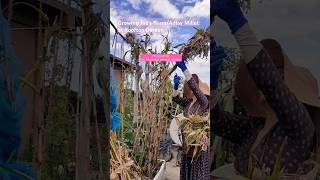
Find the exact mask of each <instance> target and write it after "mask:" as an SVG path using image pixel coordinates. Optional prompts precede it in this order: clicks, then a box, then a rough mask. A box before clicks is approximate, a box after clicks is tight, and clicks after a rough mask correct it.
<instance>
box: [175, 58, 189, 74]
mask: <svg viewBox="0 0 320 180" xmlns="http://www.w3.org/2000/svg"><path fill="white" fill-rule="evenodd" d="M176 65H177V66H178V67H179V68H180V69H181V71H182V72H184V71H185V70H187V66H186V63H185V62H184V60H182V61H179V62H178V61H177V62H176Z"/></svg>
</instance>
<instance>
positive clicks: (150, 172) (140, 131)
mask: <svg viewBox="0 0 320 180" xmlns="http://www.w3.org/2000/svg"><path fill="white" fill-rule="evenodd" d="M126 41H127V42H128V43H129V44H130V45H131V48H132V50H131V56H132V58H133V60H134V62H135V65H136V69H135V71H136V73H135V74H134V78H132V79H134V80H135V82H134V83H135V93H134V112H133V114H134V118H133V122H134V123H135V129H134V131H133V132H134V133H133V136H134V143H133V154H134V155H136V156H138V157H139V158H138V159H137V163H138V165H139V166H140V167H141V171H142V174H143V175H144V176H147V177H148V178H151V177H153V176H154V174H155V173H156V171H157V170H158V168H159V159H158V157H159V146H160V137H161V136H162V135H163V133H164V131H165V129H166V128H167V127H166V124H167V123H166V120H167V119H166V117H165V112H166V111H167V109H168V107H167V106H165V98H164V97H165V96H168V95H170V94H171V92H169V90H168V88H167V87H166V85H167V82H168V80H169V76H170V73H169V72H170V70H169V66H170V64H169V63H153V62H152V63H145V64H144V65H145V67H144V69H143V70H144V74H143V75H144V76H143V78H142V77H141V74H142V72H141V71H142V69H140V67H139V55H140V53H146V52H147V51H146V49H148V48H147V47H148V45H149V42H150V36H149V35H145V36H144V40H143V41H141V40H139V39H137V38H136V37H135V35H134V34H131V33H128V34H126ZM142 42H143V43H142ZM164 43H165V47H167V48H165V49H164V50H163V51H162V53H163V54H166V53H168V51H169V50H170V48H169V47H168V45H169V44H170V43H169V41H168V38H166V37H164ZM149 52H151V53H154V52H152V51H149Z"/></svg>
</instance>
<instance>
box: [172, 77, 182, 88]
mask: <svg viewBox="0 0 320 180" xmlns="http://www.w3.org/2000/svg"><path fill="white" fill-rule="evenodd" d="M180 81H181V77H180V76H178V75H177V74H176V75H175V76H174V78H173V89H174V90H178V89H179V84H180Z"/></svg>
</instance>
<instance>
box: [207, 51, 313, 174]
mask: <svg viewBox="0 0 320 180" xmlns="http://www.w3.org/2000/svg"><path fill="white" fill-rule="evenodd" d="M247 67H248V70H249V73H250V75H251V77H252V78H253V80H254V81H255V83H256V84H257V86H258V88H259V89H260V90H261V92H262V93H263V94H264V96H265V98H266V100H267V102H268V104H269V105H270V107H271V108H272V109H273V110H274V112H275V113H276V115H277V117H278V122H277V124H276V125H275V127H274V128H273V129H272V130H271V132H269V133H268V135H267V136H266V138H264V140H263V142H261V143H260V144H259V145H258V146H257V148H256V149H255V151H254V152H253V153H252V156H251V157H252V159H253V163H254V164H255V166H258V167H260V168H262V167H264V169H267V171H268V172H269V173H272V170H273V167H274V165H275V163H276V160H277V157H278V156H279V155H280V166H281V169H284V173H297V171H298V169H299V167H300V166H301V164H302V163H303V162H304V161H305V160H307V159H308V158H309V157H310V153H311V148H312V140H313V135H314V125H313V122H312V120H311V118H310V116H309V114H308V112H307V110H306V108H305V106H304V105H303V104H302V103H300V102H299V101H298V100H297V98H296V97H295V95H294V94H293V93H291V92H290V90H289V88H288V87H287V86H286V85H285V83H284V82H283V80H282V77H281V75H280V73H279V72H278V70H277V68H276V66H275V65H274V64H273V61H272V60H271V58H270V56H269V55H268V54H267V53H266V52H265V50H261V51H260V52H259V53H258V54H257V56H256V57H255V59H253V60H252V61H251V62H250V63H248V64H247ZM211 117H213V119H212V121H211V122H212V126H211V127H212V129H211V130H212V131H213V133H214V134H216V135H218V136H222V137H225V138H227V139H229V140H230V141H232V142H233V143H236V144H239V146H240V148H239V149H238V151H237V154H236V159H235V162H234V165H235V168H236V170H237V171H239V172H240V173H241V174H242V175H244V176H246V175H247V170H248V161H249V153H250V149H251V146H252V145H253V143H254V142H255V139H256V137H257V134H258V132H259V130H260V129H262V128H263V126H264V119H263V118H260V119H259V120H258V121H257V120H252V117H243V116H237V115H234V114H230V113H227V112H223V111H221V110H220V109H219V107H218V106H216V107H215V108H214V109H213V112H212V113H211ZM282 144H283V149H282V151H280V147H281V146H282ZM302 173H303V172H302Z"/></svg>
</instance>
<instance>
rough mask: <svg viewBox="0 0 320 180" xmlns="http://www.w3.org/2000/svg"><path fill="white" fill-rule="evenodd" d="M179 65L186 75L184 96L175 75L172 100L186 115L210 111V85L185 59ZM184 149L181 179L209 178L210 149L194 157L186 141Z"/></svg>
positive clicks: (202, 113) (206, 179) (207, 179)
mask: <svg viewBox="0 0 320 180" xmlns="http://www.w3.org/2000/svg"><path fill="white" fill-rule="evenodd" d="M177 66H178V67H179V68H180V69H181V70H182V72H183V74H184V76H185V83H184V86H183V95H184V97H180V96H179V95H178V94H179V92H178V88H179V84H180V80H181V78H180V77H179V76H178V75H175V77H174V91H173V98H172V100H173V101H174V102H176V103H177V104H179V105H180V106H182V107H183V114H184V116H185V117H188V116H189V115H200V116H201V115H204V114H205V113H208V111H209V101H208V97H209V95H210V90H209V86H208V85H207V84H205V83H203V82H202V81H201V80H200V79H199V77H198V76H197V75H196V74H192V75H191V74H190V72H189V71H188V69H187V67H186V65H185V63H184V62H183V61H182V62H177ZM182 149H183V150H182V151H183V154H182V158H181V165H180V180H209V179H210V166H209V159H210V153H209V150H207V151H201V152H200V154H199V155H197V156H196V157H194V158H193V159H192V154H189V153H188V152H187V150H186V149H187V147H186V144H185V142H183V145H182ZM208 149H209V148H208Z"/></svg>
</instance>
